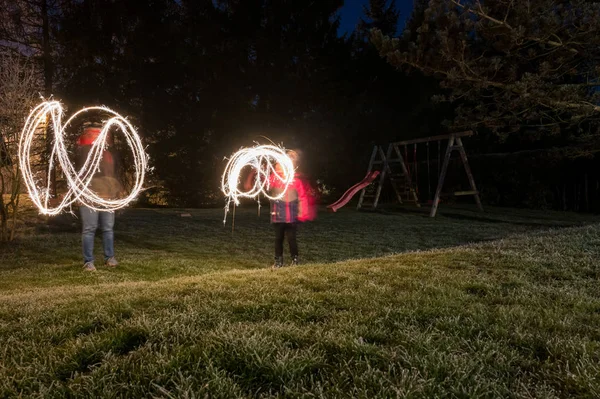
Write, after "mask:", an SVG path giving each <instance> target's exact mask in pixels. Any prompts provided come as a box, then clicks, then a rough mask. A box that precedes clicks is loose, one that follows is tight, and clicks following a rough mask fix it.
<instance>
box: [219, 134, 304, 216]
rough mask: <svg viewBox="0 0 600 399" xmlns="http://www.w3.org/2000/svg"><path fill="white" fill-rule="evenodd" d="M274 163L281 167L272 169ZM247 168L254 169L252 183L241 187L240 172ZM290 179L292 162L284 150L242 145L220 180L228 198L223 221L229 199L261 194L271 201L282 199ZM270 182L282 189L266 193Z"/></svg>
mask: <svg viewBox="0 0 600 399" xmlns="http://www.w3.org/2000/svg"><path fill="white" fill-rule="evenodd" d="M277 164H279V167H280V171H279V172H278V171H276V169H275V165H277ZM246 167H250V168H252V169H254V172H255V174H256V176H255V178H254V184H253V185H252V187H250V188H249V189H243V188H240V175H241V173H242V170H243V169H244V168H246ZM272 179H274V181H273V180H272ZM293 180H294V163H293V162H292V160H291V158H290V157H289V156H288V155H287V154H286V153H285V150H284V149H282V148H280V147H277V146H274V145H259V146H256V147H251V148H242V149H241V150H239V151H238V152H236V153H235V154H233V155H232V156H231V158H230V159H229V162H228V163H227V166H226V167H225V172H224V173H223V177H222V179H221V191H223V194H225V196H226V197H227V198H228V201H227V205H226V206H225V218H224V219H223V223H225V222H226V220H227V212H228V211H229V205H230V204H231V202H233V203H234V204H235V205H239V203H240V198H258V196H259V195H261V194H262V195H264V196H265V197H267V198H268V199H270V200H278V199H281V198H282V197H283V196H284V195H285V193H286V191H287V189H288V186H289V185H290V184H291V183H292V182H293ZM272 183H276V184H277V185H278V186H281V187H283V190H282V191H281V192H280V193H279V194H277V195H272V194H271V193H270V192H269V189H270V186H271V184H272Z"/></svg>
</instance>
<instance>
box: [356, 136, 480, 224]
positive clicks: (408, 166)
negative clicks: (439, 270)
mask: <svg viewBox="0 0 600 399" xmlns="http://www.w3.org/2000/svg"><path fill="white" fill-rule="evenodd" d="M472 135H473V132H472V131H467V132H460V133H451V134H445V135H440V136H432V137H425V138H420V139H414V140H405V141H397V142H394V143H390V144H389V145H388V148H387V151H385V152H384V150H383V147H382V146H377V145H376V146H375V147H374V148H373V152H372V154H371V159H370V161H369V168H368V170H367V175H369V174H370V173H371V172H372V171H374V170H376V169H377V168H379V167H381V169H380V170H381V171H380V173H379V178H378V181H377V187H376V188H375V191H374V192H369V190H372V188H371V189H370V188H369V187H365V188H363V189H362V191H361V193H360V197H359V200H358V206H357V208H358V209H376V208H377V206H378V204H379V200H380V197H381V191H382V189H383V186H384V184H385V182H386V179H389V180H390V182H391V185H392V188H393V189H394V193H395V194H396V198H397V199H398V202H400V203H401V204H402V203H405V202H408V203H414V204H415V205H416V206H417V207H420V206H421V204H420V203H419V188H418V186H419V184H418V172H419V171H418V162H417V145H418V144H425V145H426V148H427V188H428V192H429V193H430V192H431V172H432V171H431V162H430V143H433V142H437V169H438V170H437V176H438V181H437V187H436V190H435V197H434V198H433V201H432V204H431V211H430V214H429V216H431V217H435V215H436V213H437V209H438V205H439V202H440V197H441V196H442V188H443V186H444V180H445V179H446V174H447V171H448V165H449V164H450V158H451V155H452V152H453V151H458V153H459V155H460V160H461V161H462V164H463V166H464V168H465V173H466V174H467V178H468V180H469V185H470V188H471V189H470V190H467V191H455V192H454V193H451V195H454V196H465V195H472V196H473V197H474V198H475V203H476V204H477V207H478V208H479V210H480V211H483V206H482V205H481V200H480V198H479V191H477V187H476V186H475V180H474V179H473V174H472V173H471V168H470V166H469V161H468V159H467V153H466V151H465V148H464V146H463V143H462V138H463V137H470V136H472ZM445 140H447V141H448V144H447V146H446V154H445V156H444V161H443V163H441V162H440V161H441V159H440V158H441V149H442V141H445ZM411 147H412V151H411ZM402 150H403V151H402ZM403 152H404V155H403ZM411 152H412V154H411ZM411 155H412V162H409V161H410V158H411ZM369 200H370V202H369Z"/></svg>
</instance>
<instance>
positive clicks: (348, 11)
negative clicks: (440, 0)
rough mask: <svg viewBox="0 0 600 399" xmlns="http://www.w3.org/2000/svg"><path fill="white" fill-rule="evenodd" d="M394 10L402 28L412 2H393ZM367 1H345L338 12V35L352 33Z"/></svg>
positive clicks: (399, 0)
mask: <svg viewBox="0 0 600 399" xmlns="http://www.w3.org/2000/svg"><path fill="white" fill-rule="evenodd" d="M394 1H395V3H396V8H398V10H400V18H399V23H398V26H399V27H403V26H404V22H405V21H406V19H407V18H408V17H409V16H410V13H411V11H412V8H413V1H414V0H394ZM368 3H369V0H345V1H344V7H342V10H341V12H340V15H341V24H340V30H339V34H340V35H343V34H344V33H347V32H352V31H353V30H354V28H355V27H356V24H357V23H358V21H359V19H360V17H362V15H363V6H364V5H367V4H368Z"/></svg>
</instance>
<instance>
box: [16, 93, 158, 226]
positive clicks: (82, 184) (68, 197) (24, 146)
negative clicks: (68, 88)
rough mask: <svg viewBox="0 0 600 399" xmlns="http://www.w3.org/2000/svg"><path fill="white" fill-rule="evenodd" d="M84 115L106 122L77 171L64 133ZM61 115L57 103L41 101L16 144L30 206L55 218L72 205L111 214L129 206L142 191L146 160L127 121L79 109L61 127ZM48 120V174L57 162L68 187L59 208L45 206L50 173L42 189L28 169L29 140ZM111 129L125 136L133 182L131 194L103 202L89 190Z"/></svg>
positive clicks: (29, 159)
mask: <svg viewBox="0 0 600 399" xmlns="http://www.w3.org/2000/svg"><path fill="white" fill-rule="evenodd" d="M88 111H100V112H103V113H106V114H108V115H110V119H108V121H106V122H105V124H104V127H103V128H102V130H101V132H100V134H99V136H98V138H97V139H96V140H95V141H94V143H93V144H92V148H91V149H90V151H89V153H88V157H87V159H86V160H85V163H84V165H83V166H82V168H81V170H79V171H77V170H75V167H74V166H73V164H72V163H71V160H70V159H69V154H68V152H67V148H66V145H65V129H66V127H67V126H69V124H70V123H71V122H72V121H73V120H74V119H75V118H77V117H78V116H80V115H81V114H83V113H85V112H88ZM63 114H64V112H63V108H62V106H61V104H60V103H59V102H58V101H45V102H43V103H41V104H40V105H38V106H37V107H35V108H34V109H33V111H31V113H30V114H29V117H28V118H27V121H26V122H25V127H24V128H23V131H22V132H21V138H20V140H19V165H20V167H21V172H22V174H23V180H24V181H25V185H26V186H27V191H28V192H29V196H30V197H31V200H32V201H33V203H34V204H35V205H36V206H37V207H38V209H39V210H40V212H41V213H42V214H45V215H57V214H59V213H60V212H61V211H62V210H63V209H65V208H66V207H68V206H70V205H71V204H73V203H74V202H75V201H80V202H81V203H82V204H83V205H85V206H87V207H89V208H90V209H94V210H97V211H114V210H117V209H120V208H123V207H124V206H126V205H127V204H129V203H130V202H131V201H132V200H133V199H135V198H136V197H137V195H138V194H139V193H140V191H141V190H142V185H143V183H144V177H145V173H146V169H147V162H148V156H147V155H146V152H145V151H144V147H143V145H142V142H141V140H140V137H139V135H138V134H137V132H136V130H135V128H134V127H133V126H132V125H131V123H129V121H127V119H125V118H124V117H122V116H121V115H119V114H117V113H116V112H114V111H112V110H111V109H109V108H106V107H102V106H96V107H87V108H83V109H81V110H80V111H78V112H76V113H75V114H73V116H71V117H70V118H69V119H68V120H67V121H66V122H65V123H64V124H63V123H62V117H63ZM48 117H50V118H49V119H50V123H51V125H52V128H53V131H54V145H53V147H52V152H51V154H50V158H49V159H50V161H49V165H48V170H49V171H51V170H52V169H53V168H55V160H58V164H59V165H60V167H61V169H62V171H63V173H64V175H65V176H66V178H67V182H68V187H69V191H68V192H67V193H66V194H65V195H64V197H63V198H62V201H61V202H60V204H58V205H57V206H55V207H52V206H50V205H49V200H50V194H51V193H50V177H49V176H50V173H48V180H47V181H46V184H45V187H40V185H39V183H40V181H39V179H36V176H35V174H34V172H33V171H32V169H31V147H32V143H33V138H34V136H35V133H36V131H37V130H38V129H40V128H41V127H42V126H43V125H44V124H45V123H46V120H47V119H48ZM111 128H117V130H119V131H120V132H121V133H122V134H123V135H124V136H125V141H126V142H127V145H128V146H129V148H130V150H131V152H132V155H133V163H134V167H135V174H134V176H135V180H134V184H133V188H132V190H131V192H130V193H129V195H128V196H126V197H125V198H118V199H104V198H102V197H100V196H99V195H98V194H96V193H95V192H94V191H92V190H91V189H90V188H89V185H90V182H91V181H92V178H93V176H94V174H95V173H96V171H97V170H99V168H100V161H101V160H102V153H103V150H104V148H105V146H106V141H107V139H108V133H109V131H110V129H111Z"/></svg>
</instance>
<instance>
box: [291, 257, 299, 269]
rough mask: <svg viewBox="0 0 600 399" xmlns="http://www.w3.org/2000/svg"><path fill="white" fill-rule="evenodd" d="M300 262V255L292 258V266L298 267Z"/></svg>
mask: <svg viewBox="0 0 600 399" xmlns="http://www.w3.org/2000/svg"><path fill="white" fill-rule="evenodd" d="M299 263H300V261H299V260H298V255H296V256H293V257H292V264H291V265H292V266H298V264H299Z"/></svg>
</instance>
